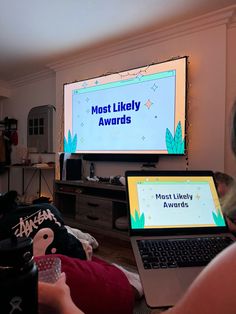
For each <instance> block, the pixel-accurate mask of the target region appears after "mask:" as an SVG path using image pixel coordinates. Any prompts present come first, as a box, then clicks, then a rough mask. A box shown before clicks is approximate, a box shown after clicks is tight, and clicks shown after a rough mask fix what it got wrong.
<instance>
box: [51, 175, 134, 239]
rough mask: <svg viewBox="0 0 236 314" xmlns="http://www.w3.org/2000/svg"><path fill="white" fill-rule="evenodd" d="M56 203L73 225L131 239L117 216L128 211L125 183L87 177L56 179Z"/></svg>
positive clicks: (123, 214) (89, 230)
mask: <svg viewBox="0 0 236 314" xmlns="http://www.w3.org/2000/svg"><path fill="white" fill-rule="evenodd" d="M54 203H55V205H56V207H57V208H58V209H59V210H60V211H61V212H62V215H63V217H64V219H65V221H68V222H69V224H70V225H71V226H74V227H77V228H80V229H83V230H87V231H88V232H91V231H94V232H100V233H102V234H106V235H109V236H111V235H112V236H114V237H119V238H122V239H128V232H127V230H125V231H123V230H118V229H117V228H116V227H115V220H116V219H117V218H119V217H122V216H126V215H127V203H126V190H125V187H124V186H117V185H112V184H109V183H99V182H88V181H82V180H78V181H60V180H55V182H54Z"/></svg>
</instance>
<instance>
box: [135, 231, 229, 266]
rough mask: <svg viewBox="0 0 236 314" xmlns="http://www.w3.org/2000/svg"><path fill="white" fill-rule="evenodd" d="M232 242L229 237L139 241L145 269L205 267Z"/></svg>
mask: <svg viewBox="0 0 236 314" xmlns="http://www.w3.org/2000/svg"><path fill="white" fill-rule="evenodd" d="M232 242H233V240H232V239H231V238H229V237H199V238H194V239H193V238H188V239H165V240H137V244H138V248H139V252H140V255H141V257H142V261H143V266H144V268H145V269H158V268H175V267H193V266H205V265H207V264H208V263H209V262H210V261H211V260H212V259H213V258H214V257H215V256H216V255H217V254H218V253H220V252H221V251H222V250H223V249H225V248H226V247H227V246H228V245H230V244H231V243H232Z"/></svg>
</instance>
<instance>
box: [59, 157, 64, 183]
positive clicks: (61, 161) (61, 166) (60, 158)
mask: <svg viewBox="0 0 236 314" xmlns="http://www.w3.org/2000/svg"><path fill="white" fill-rule="evenodd" d="M64 155H65V154H64V153H60V156H59V165H60V180H62V171H63V163H64Z"/></svg>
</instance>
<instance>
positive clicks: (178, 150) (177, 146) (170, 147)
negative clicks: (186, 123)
mask: <svg viewBox="0 0 236 314" xmlns="http://www.w3.org/2000/svg"><path fill="white" fill-rule="evenodd" d="M166 148H167V151H168V154H183V153H184V140H183V137H182V127H181V123H180V121H179V123H178V125H177V127H176V130H175V135H174V136H173V135H172V134H171V132H170V130H169V129H168V128H167V129H166Z"/></svg>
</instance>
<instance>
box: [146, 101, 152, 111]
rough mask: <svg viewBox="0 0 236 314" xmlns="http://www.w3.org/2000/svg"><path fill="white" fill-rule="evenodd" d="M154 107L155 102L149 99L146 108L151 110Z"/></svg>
mask: <svg viewBox="0 0 236 314" xmlns="http://www.w3.org/2000/svg"><path fill="white" fill-rule="evenodd" d="M152 105H153V102H151V100H150V99H148V101H147V102H146V104H145V106H146V107H147V108H148V109H150V108H151V106H152Z"/></svg>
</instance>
